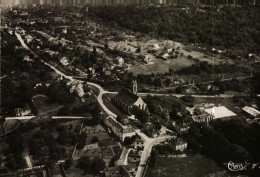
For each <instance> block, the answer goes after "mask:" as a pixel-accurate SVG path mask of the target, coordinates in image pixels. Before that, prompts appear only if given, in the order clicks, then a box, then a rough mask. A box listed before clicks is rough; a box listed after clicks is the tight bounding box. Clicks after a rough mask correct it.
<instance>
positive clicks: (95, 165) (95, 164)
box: [91, 158, 106, 174]
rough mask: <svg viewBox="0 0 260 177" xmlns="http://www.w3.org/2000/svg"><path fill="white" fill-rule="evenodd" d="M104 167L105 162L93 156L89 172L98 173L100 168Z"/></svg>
mask: <svg viewBox="0 0 260 177" xmlns="http://www.w3.org/2000/svg"><path fill="white" fill-rule="evenodd" d="M104 168H106V164H105V162H104V161H103V160H102V159H99V158H95V159H93V160H92V163H91V172H92V173H94V174H97V173H99V172H100V171H101V170H103V169H104Z"/></svg>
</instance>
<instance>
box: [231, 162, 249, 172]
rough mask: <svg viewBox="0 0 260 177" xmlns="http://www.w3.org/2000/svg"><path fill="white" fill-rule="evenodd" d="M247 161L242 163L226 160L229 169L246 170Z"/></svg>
mask: <svg viewBox="0 0 260 177" xmlns="http://www.w3.org/2000/svg"><path fill="white" fill-rule="evenodd" d="M247 165H248V164H247V163H246V164H243V163H234V162H232V161H230V162H228V169H229V170H230V171H242V170H246V167H247Z"/></svg>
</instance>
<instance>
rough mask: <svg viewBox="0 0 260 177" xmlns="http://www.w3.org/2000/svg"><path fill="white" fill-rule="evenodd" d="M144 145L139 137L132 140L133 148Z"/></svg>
mask: <svg viewBox="0 0 260 177" xmlns="http://www.w3.org/2000/svg"><path fill="white" fill-rule="evenodd" d="M143 147H144V141H143V140H141V139H137V140H135V142H134V148H135V149H139V148H143Z"/></svg>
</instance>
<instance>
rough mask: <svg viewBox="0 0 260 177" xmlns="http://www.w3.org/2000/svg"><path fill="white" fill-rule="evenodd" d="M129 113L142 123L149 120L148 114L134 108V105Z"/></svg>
mask: <svg viewBox="0 0 260 177" xmlns="http://www.w3.org/2000/svg"><path fill="white" fill-rule="evenodd" d="M131 112H132V114H134V115H135V117H136V118H137V119H138V120H140V121H141V122H142V123H145V122H147V121H148V120H149V119H150V117H149V114H148V113H147V112H146V111H143V110H141V109H139V108H138V106H136V105H134V106H133V107H132V109H131Z"/></svg>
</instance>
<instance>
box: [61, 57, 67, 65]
mask: <svg viewBox="0 0 260 177" xmlns="http://www.w3.org/2000/svg"><path fill="white" fill-rule="evenodd" d="M60 62H61V64H63V66H68V65H69V60H68V58H67V57H62V58H61V60H60Z"/></svg>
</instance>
